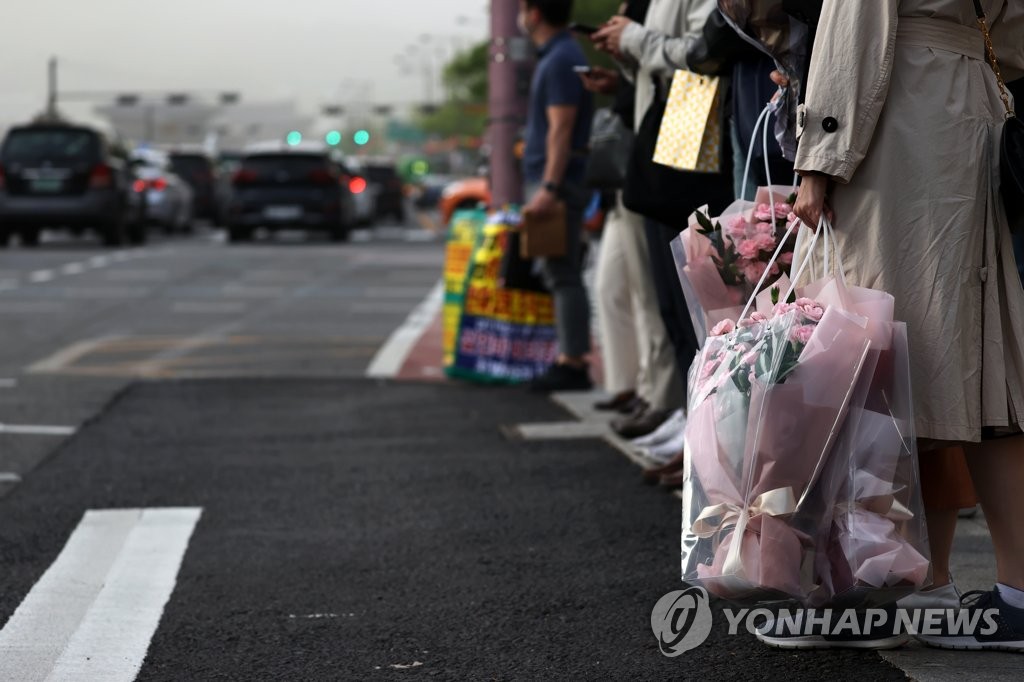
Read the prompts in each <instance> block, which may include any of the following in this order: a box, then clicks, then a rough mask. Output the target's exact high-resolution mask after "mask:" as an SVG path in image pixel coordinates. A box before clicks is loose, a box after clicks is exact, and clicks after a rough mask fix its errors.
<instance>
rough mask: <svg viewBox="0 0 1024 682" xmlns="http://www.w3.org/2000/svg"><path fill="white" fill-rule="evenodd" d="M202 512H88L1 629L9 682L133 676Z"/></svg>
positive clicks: (114, 681)
mask: <svg viewBox="0 0 1024 682" xmlns="http://www.w3.org/2000/svg"><path fill="white" fill-rule="evenodd" d="M201 514H202V509H199V508H177V509H123V510H102V511H93V510H91V511H87V512H86V513H85V515H84V516H83V517H82V520H81V521H80V522H79V524H78V527H77V528H76V529H75V531H74V532H73V533H72V534H71V537H70V538H69V539H68V542H67V544H66V545H65V546H64V549H63V551H62V552H61V553H60V556H58V557H57V560H56V561H54V563H53V564H52V565H51V566H50V568H49V569H48V570H47V571H46V573H45V574H43V577H42V578H40V579H39V582H37V583H36V584H35V586H33V588H32V590H31V591H30V592H29V594H28V596H26V597H25V600H24V601H22V603H21V605H20V606H19V607H18V609H17V610H16V611H15V612H14V615H13V616H11V619H10V620H9V621H8V622H7V625H5V626H4V628H3V630H0V679H2V680H19V681H22V682H32V681H35V680H40V681H42V680H47V681H49V680H55V681H56V680H67V681H71V680H104V681H109V682H120V681H124V682H130V681H131V680H134V679H135V677H136V676H137V675H138V673H139V669H140V668H141V667H142V662H143V660H144V659H145V657H146V652H147V651H148V649H149V643H150V641H151V640H152V638H153V633H155V632H156V628H157V626H158V625H159V623H160V618H161V617H162V616H163V611H164V606H165V605H166V604H167V600H168V599H169V598H170V596H171V593H172V592H173V590H174V586H175V583H176V581H177V576H178V570H179V569H180V568H181V560H182V557H183V556H184V555H185V550H186V549H187V548H188V543H189V539H190V538H191V536H192V532H193V530H194V529H195V526H196V523H197V522H198V521H199V517H200V515H201Z"/></svg>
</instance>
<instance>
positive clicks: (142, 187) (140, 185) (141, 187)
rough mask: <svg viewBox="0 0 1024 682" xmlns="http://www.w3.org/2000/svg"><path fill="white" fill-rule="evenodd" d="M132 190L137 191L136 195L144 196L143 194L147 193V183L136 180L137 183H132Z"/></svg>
mask: <svg viewBox="0 0 1024 682" xmlns="http://www.w3.org/2000/svg"><path fill="white" fill-rule="evenodd" d="M132 189H133V190H135V193H136V194H142V193H143V192H145V191H146V181H145V180H136V181H135V182H133V183H132Z"/></svg>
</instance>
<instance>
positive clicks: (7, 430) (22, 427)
mask: <svg viewBox="0 0 1024 682" xmlns="http://www.w3.org/2000/svg"><path fill="white" fill-rule="evenodd" d="M77 430H78V429H77V428H76V427H74V426H46V425H42V424H0V434H10V435H13V436H73V435H74V434H75V431H77Z"/></svg>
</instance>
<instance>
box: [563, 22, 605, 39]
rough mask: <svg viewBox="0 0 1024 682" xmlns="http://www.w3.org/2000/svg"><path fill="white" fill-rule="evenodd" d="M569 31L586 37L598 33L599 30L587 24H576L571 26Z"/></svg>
mask: <svg viewBox="0 0 1024 682" xmlns="http://www.w3.org/2000/svg"><path fill="white" fill-rule="evenodd" d="M569 30H570V31H572V32H573V33H581V34H583V35H585V36H590V35H593V34H595V33H597V30H598V29H597V27H595V26H587V25H586V24H577V23H575V22H574V23H571V24H569Z"/></svg>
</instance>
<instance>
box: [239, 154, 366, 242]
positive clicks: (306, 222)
mask: <svg viewBox="0 0 1024 682" xmlns="http://www.w3.org/2000/svg"><path fill="white" fill-rule="evenodd" d="M231 185H232V188H231V200H230V202H229V209H228V215H227V216H226V218H227V226H228V236H229V239H230V240H231V241H233V242H237V241H245V240H248V239H251V238H252V234H253V232H254V231H255V230H256V229H257V228H260V227H264V228H267V229H269V230H283V229H306V230H315V231H322V232H326V233H327V234H328V236H329V237H330V238H331V239H332V240H333V241H345V240H347V239H348V237H349V233H350V232H351V230H352V226H353V224H354V222H355V206H354V203H353V200H352V194H351V191H350V190H349V188H348V186H347V178H346V177H344V176H343V175H342V173H341V169H340V166H339V163H338V161H337V160H336V159H334V158H332V157H331V153H330V152H328V151H314V150H303V149H281V150H273V151H258V152H249V153H247V154H246V155H245V156H244V157H243V158H242V162H241V165H240V166H239V168H238V170H237V171H235V175H234V177H233V178H232V182H231Z"/></svg>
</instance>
